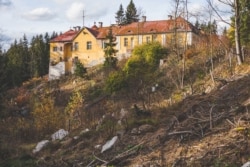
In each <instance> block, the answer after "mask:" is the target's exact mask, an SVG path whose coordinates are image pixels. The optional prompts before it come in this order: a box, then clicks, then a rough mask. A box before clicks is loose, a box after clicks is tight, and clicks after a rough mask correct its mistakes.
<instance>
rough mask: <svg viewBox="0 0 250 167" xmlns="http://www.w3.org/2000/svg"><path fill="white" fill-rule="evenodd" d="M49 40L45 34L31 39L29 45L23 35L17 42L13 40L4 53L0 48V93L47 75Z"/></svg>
mask: <svg viewBox="0 0 250 167" xmlns="http://www.w3.org/2000/svg"><path fill="white" fill-rule="evenodd" d="M49 40H50V37H49V35H48V33H46V34H45V35H44V36H43V35H37V36H35V37H33V38H32V40H31V42H30V43H29V42H28V40H27V38H26V36H25V35H24V36H23V38H22V39H20V40H19V41H17V40H15V41H14V43H13V44H11V46H10V48H9V49H8V50H7V52H6V53H3V52H2V51H1V48H0V82H1V86H0V91H1V90H4V89H8V88H11V87H15V86H20V85H21V84H22V83H23V82H24V81H27V80H29V79H30V78H33V77H41V76H44V75H46V74H48V70H49Z"/></svg>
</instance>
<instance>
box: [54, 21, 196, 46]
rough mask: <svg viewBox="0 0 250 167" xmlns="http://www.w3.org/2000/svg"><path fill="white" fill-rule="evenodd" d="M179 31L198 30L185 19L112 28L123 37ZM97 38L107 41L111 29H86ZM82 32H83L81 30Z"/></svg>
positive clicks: (68, 34) (61, 39) (67, 38)
mask: <svg viewBox="0 0 250 167" xmlns="http://www.w3.org/2000/svg"><path fill="white" fill-rule="evenodd" d="M175 25H176V27H177V31H193V32H197V31H198V30H197V29H196V28H195V27H194V26H193V25H192V24H191V23H189V22H187V21H186V20H185V19H183V18H181V17H178V18H176V19H173V20H172V19H171V20H158V21H144V22H134V23H131V24H129V25H124V26H117V25H116V26H112V33H113V34H114V35H115V36H121V35H137V34H152V33H168V32H173V31H174V27H175ZM85 28H86V29H87V30H88V31H89V32H90V33H91V34H92V35H93V36H94V37H95V38H97V39H105V38H106V36H107V34H108V32H109V28H110V27H97V26H96V25H94V26H92V27H91V28H88V27H85ZM80 31H81V30H80ZM80 31H75V30H69V31H67V32H65V33H64V34H62V35H60V36H58V37H56V38H54V39H52V40H51V42H68V41H72V40H73V39H74V38H75V37H76V36H77V35H78V33H79V32H80Z"/></svg>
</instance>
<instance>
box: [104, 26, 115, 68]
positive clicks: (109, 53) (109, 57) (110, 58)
mask: <svg viewBox="0 0 250 167" xmlns="http://www.w3.org/2000/svg"><path fill="white" fill-rule="evenodd" d="M106 40H107V42H106V43H105V47H104V53H105V55H104V57H105V62H104V67H107V68H110V67H112V68H116V66H117V61H118V60H117V58H116V53H117V52H118V50H116V49H115V46H116V43H115V42H114V36H113V32H112V28H110V29H109V32H108V35H107V36H106Z"/></svg>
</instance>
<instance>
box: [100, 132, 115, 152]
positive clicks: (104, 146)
mask: <svg viewBox="0 0 250 167" xmlns="http://www.w3.org/2000/svg"><path fill="white" fill-rule="evenodd" d="M117 139H118V136H114V137H113V138H112V139H111V140H109V141H107V142H106V143H105V144H104V145H103V146H102V151H101V153H103V152H104V151H106V150H108V149H110V148H111V147H112V146H113V145H114V144H115V142H116V141H117Z"/></svg>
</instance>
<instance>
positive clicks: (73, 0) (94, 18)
mask: <svg viewBox="0 0 250 167" xmlns="http://www.w3.org/2000/svg"><path fill="white" fill-rule="evenodd" d="M215 1H216V0H215ZM129 2H130V0H95V1H93V0H0V42H1V44H2V45H3V48H7V47H8V46H9V44H10V43H13V41H14V39H17V40H19V39H20V38H22V37H23V35H24V34H25V35H26V36H27V38H28V39H30V38H31V37H32V36H35V35H38V34H44V33H45V32H48V33H50V34H51V33H52V32H53V31H55V32H58V33H60V32H65V31H67V30H69V29H70V28H72V27H74V26H83V24H84V26H87V27H91V26H93V25H94V22H96V23H97V24H98V22H103V26H109V25H110V24H114V23H115V13H116V12H117V11H118V9H119V6H120V4H122V6H123V8H124V10H126V8H127V6H128V4H129ZM133 2H134V4H135V6H136V8H137V10H140V11H141V12H142V13H143V15H145V16H146V17H147V20H165V19H168V15H169V14H171V13H172V11H173V5H172V4H173V0H133ZM207 7H208V5H207V2H206V0H189V3H188V10H189V11H191V12H193V13H206V12H202V11H205V10H206V8H207ZM83 13H84V16H85V17H84V19H83ZM191 19H193V20H196V19H197V18H191ZM198 19H199V18H198Z"/></svg>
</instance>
